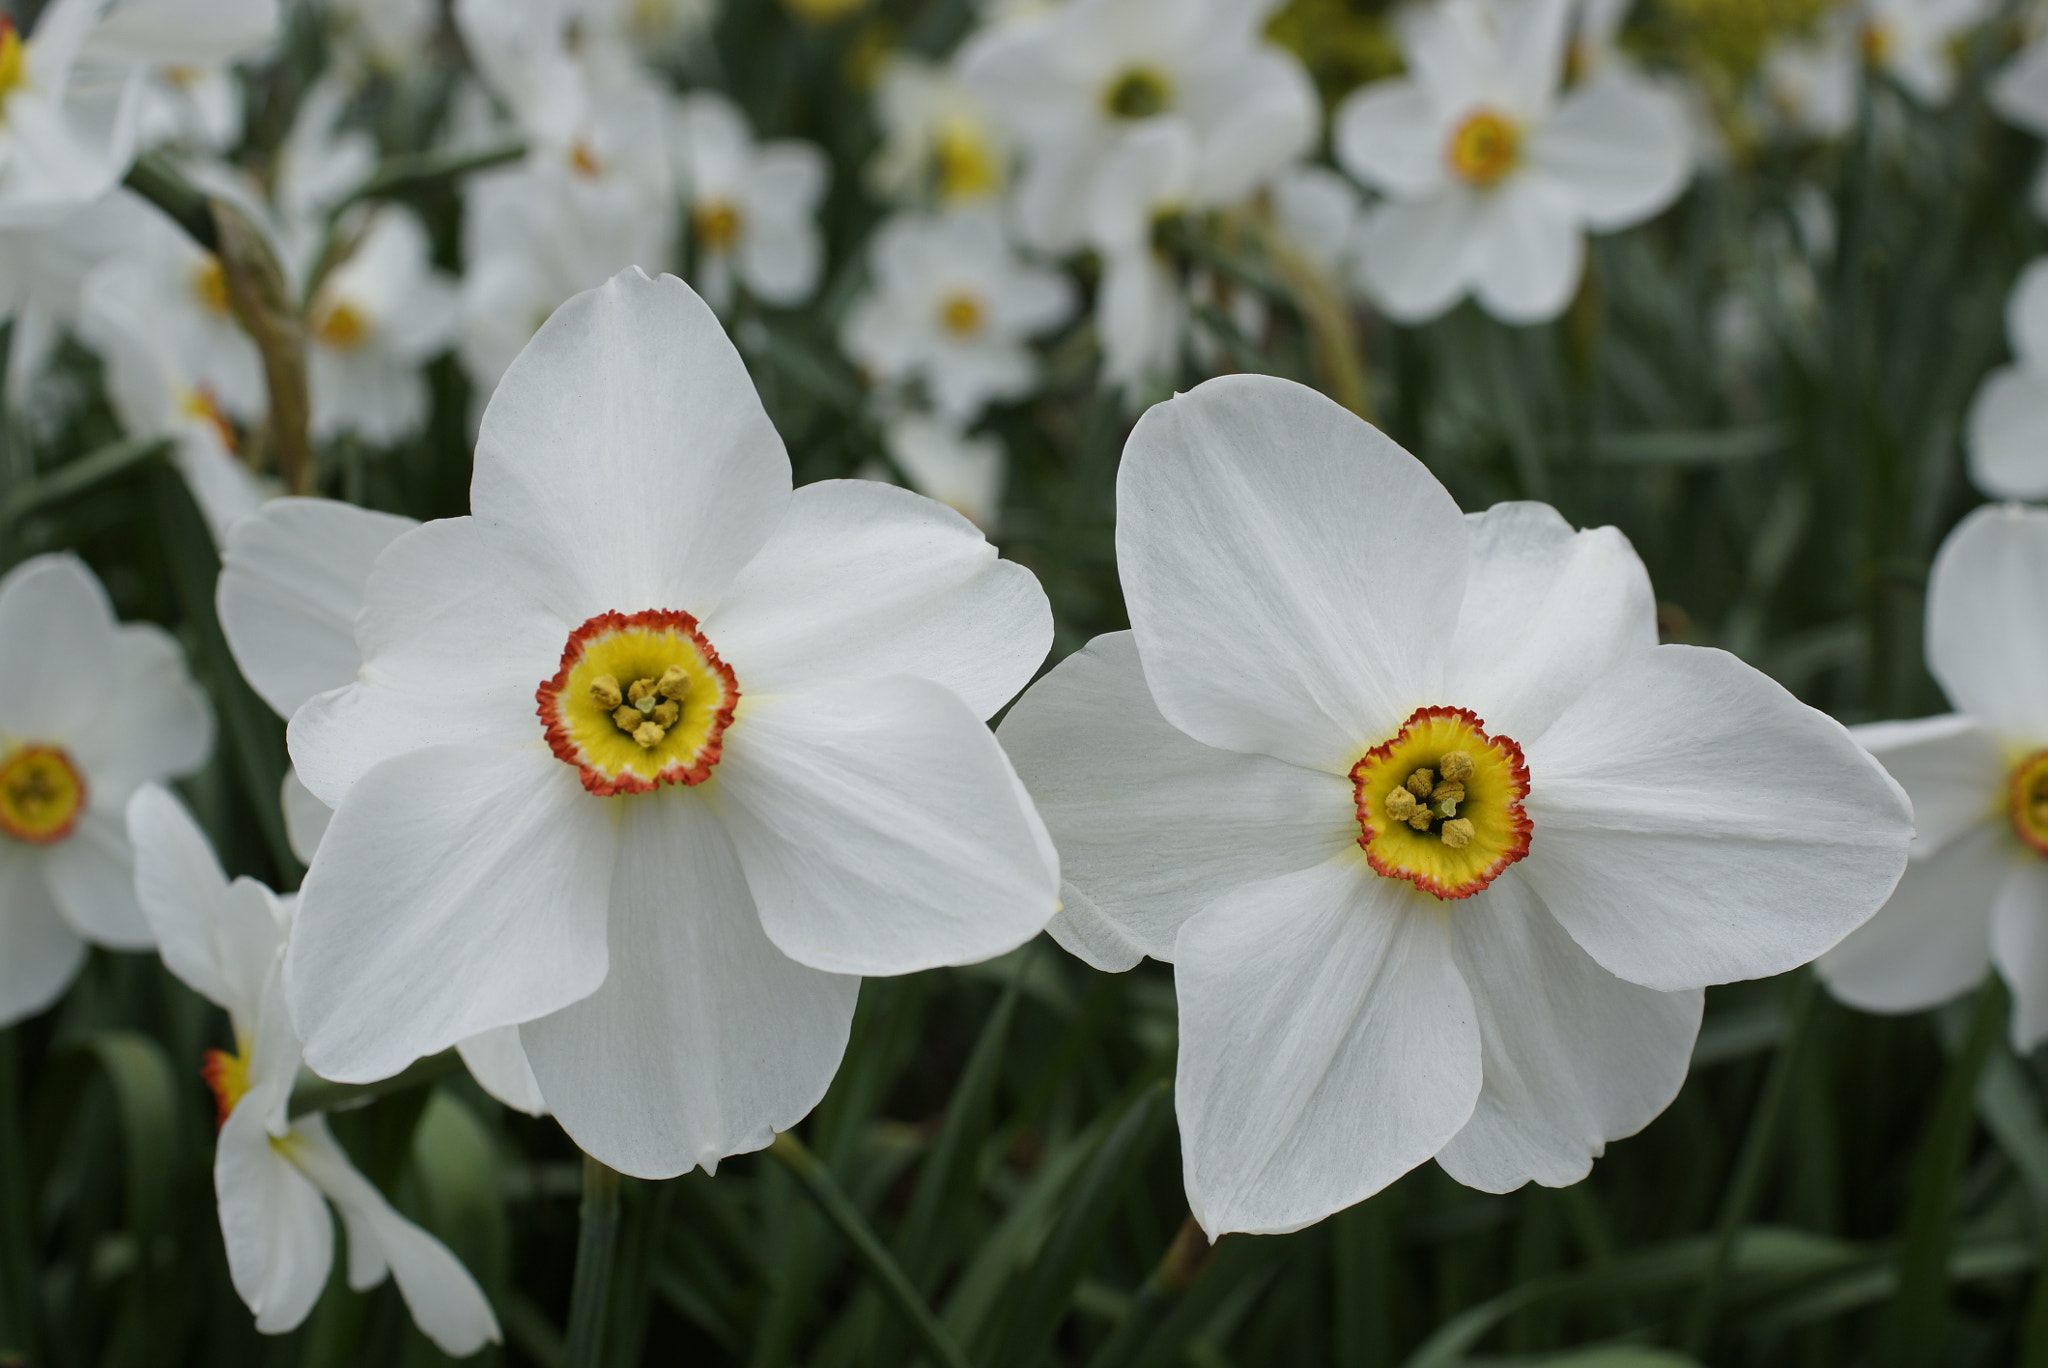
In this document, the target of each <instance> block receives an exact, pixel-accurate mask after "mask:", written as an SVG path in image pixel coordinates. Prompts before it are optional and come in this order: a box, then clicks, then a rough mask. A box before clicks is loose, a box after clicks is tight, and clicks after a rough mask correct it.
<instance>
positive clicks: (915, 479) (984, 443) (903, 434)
mask: <svg viewBox="0 0 2048 1368" xmlns="http://www.w3.org/2000/svg"><path fill="white" fill-rule="evenodd" d="M882 445H883V447H884V448H885V449H887V451H888V453H889V459H890V460H891V461H894V462H895V463H896V469H897V470H899V471H901V472H902V473H903V478H904V479H906V480H908V481H909V482H910V487H911V488H912V489H915V490H916V491H917V492H918V493H920V494H922V495H924V496H926V497H927V498H932V499H937V500H938V501H939V502H940V503H942V504H944V505H946V507H948V508H950V509H952V510H953V511H954V512H955V513H958V514H960V515H961V516H962V517H964V518H966V519H967V520H968V521H969V522H971V523H973V524H974V525H975V526H976V527H978V528H980V529H981V530H982V531H983V532H989V533H993V532H994V531H995V530H996V524H997V522H998V521H999V520H1000V519H1001V517H1002V512H1003V489H1004V487H1005V485H1007V484H1008V482H1009V478H1010V453H1009V451H1008V450H1007V449H1005V448H1004V446H1003V439H1002V438H1000V437H997V436H996V435H995V434H993V433H979V434H977V435H975V436H972V437H970V436H967V435H966V434H964V433H962V432H961V431H960V429H959V428H958V427H956V426H955V425H954V424H952V423H950V422H948V421H946V420H945V419H944V418H934V417H932V416H931V415H929V414H925V413H899V414H897V415H895V416H894V417H892V418H890V419H888V420H887V421H886V422H884V423H883V424H882ZM883 478H886V476H884V477H883Z"/></svg>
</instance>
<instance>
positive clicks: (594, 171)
mask: <svg viewBox="0 0 2048 1368" xmlns="http://www.w3.org/2000/svg"><path fill="white" fill-rule="evenodd" d="M569 169H570V170H571V171H574V172H575V173H576V174H577V175H579V176H582V177H584V178H585V179H589V178H591V177H594V176H596V175H598V174H599V173H601V172H602V171H603V170H604V162H603V161H601V160H600V159H599V158H598V155H597V152H596V150H595V149H593V148H592V147H591V145H590V144H589V143H588V142H586V141H584V140H583V139H582V138H578V139H577V140H576V142H575V144H574V145H573V146H572V147H570V149H569Z"/></svg>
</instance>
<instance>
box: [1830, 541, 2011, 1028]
mask: <svg viewBox="0 0 2048 1368" xmlns="http://www.w3.org/2000/svg"><path fill="white" fill-rule="evenodd" d="M2044 589H2048V513H2044V512H2042V511H2041V510H2039V509H2032V508H2021V507H2018V506H2015V505H2005V506H1992V507H1985V508H1979V509H1978V510H1977V511H1976V512H1974V513H1972V514H1970V516H1969V517H1967V518H1965V519H1963V521H1962V522H1961V523H1959V524H1958V525H1957V526H1956V529H1955V530H1954V531H1953V532H1951V533H1949V535H1948V540H1947V541H1945V542H1943V543H1942V547H1941V550H1940V551H1939V552H1938V553H1936V555H1935V558H1934V569H1933V571H1932V572H1931V573H1930V575H1929V577H1928V581H1927V668H1928V670H1929V672H1930V673H1932V674H1933V676H1934V678H1935V681H1936V682H1937V683H1939V684H1940V685H1941V688H1942V692H1943V693H1945V694H1947V695H1948V701H1949V702H1950V703H1951V704H1952V705H1953V706H1954V707H1955V711H1954V712H1952V713H1948V714H1945V715H1943V716H1940V717H1925V718H1920V719H1918V720H1915V721H1911V722H1875V723H1871V724H1870V725H1868V726H1863V727H1858V728H1856V731H1855V735H1856V739H1857V740H1859V741H1861V742H1862V743H1863V744H1864V745H1865V746H1867V747H1868V748H1869V749H1870V750H1871V752H1872V753H1873V754H1875V755H1876V756H1877V758H1878V759H1879V760H1881V761H1883V762H1884V765H1885V768H1887V769H1888V770H1890V771H1891V773H1892V775H1893V776H1894V777H1895V778H1897V779H1898V781H1899V782H1900V783H1901V784H1903V785H1904V786H1905V789H1906V792H1907V794H1908V795H1909V796H1910V797H1911V798H1912V800H1913V816H1914V820H1915V823H1916V824H1917V826H1918V828H1919V832H1918V835H1917V836H1916V837H1915V838H1914V841H1913V848H1912V852H1911V854H1912V862H1911V863H1910V864H1908V865H1907V866H1906V876H1905V878H1903V879H1901V880H1900V881H1899V887H1898V890H1897V891H1896V892H1895V893H1893V894H1892V898H1891V901H1890V902H1888V903H1886V904H1885V906H1884V908H1883V910H1882V911H1880V912H1879V913H1878V914H1877V915H1876V916H1875V917H1873V918H1871V919H1870V922H1869V924H1868V925H1866V926H1864V927H1863V928H1862V929H1861V930H1858V931H1856V932H1855V933H1854V934H1852V935H1851V936H1850V937H1849V938H1848V939H1847V940H1845V941H1843V942H1842V943H1841V945H1839V946H1837V947H1836V948H1835V949H1834V950H1833V951H1831V952H1829V953H1828V954H1826V955H1823V956H1821V959H1820V962H1819V965H1818V968H1819V970H1820V973H1821V977H1822V979H1823V980H1824V981H1825V982H1826V983H1827V985H1828V988H1829V989H1830V991H1832V992H1833V993H1834V995H1835V996H1836V997H1838V998H1840V999H1841V1000H1842V1001H1844V1002H1846V1003H1849V1004H1850V1005H1851V1006H1854V1007H1861V1008H1863V1009H1864V1010H1866V1011H1872V1012H1914V1011H1919V1010H1921V1009H1922V1008H1926V1007H1932V1006H1934V1005H1935V1004H1937V1003H1940V1002H1944V1001H1946V1000H1948V999H1949V998H1952V997H1954V996H1956V995H1957V994H1958V993H1961V992H1964V991H1966V990H1967V989H1970V988H1972V987H1974V986H1976V984H1977V983H1978V982H1979V981H1980V980H1981V979H1982V978H1983V977H1984V974H1985V972H1986V970H1987V968H1988V967H1989V966H1990V965H1992V964H1996V965H1997V966H1998V972H1999V974H2000V975H2001V976H2003V977H2004V979H2005V981H2006V984H2007V985H2008V986H2009V987H2010V988H2011V989H2012V997H2013V1011H2012V1042H2013V1048H2015V1049H2016V1050H2019V1051H2020V1052H2021V1053H2025V1052H2026V1051H2028V1050H2031V1049H2033V1048H2034V1047H2035V1046H2036V1045H2038V1044H2040V1043H2041V1041H2042V1040H2044V1039H2048V937H2044V935H2043V931H2044V928H2048V708H2044V707H2043V705H2042V699H2041V696H2040V693H2039V691H2038V690H2036V689H2035V688H2033V686H2032V679H2033V675H2032V673H2031V672H2032V671H2034V670H2035V669H2036V668H2037V666H2038V664H2039V662H2040V661H2042V660H2044V659H2048V593H2044Z"/></svg>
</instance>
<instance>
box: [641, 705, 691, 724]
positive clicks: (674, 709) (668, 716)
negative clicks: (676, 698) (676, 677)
mask: <svg viewBox="0 0 2048 1368" xmlns="http://www.w3.org/2000/svg"><path fill="white" fill-rule="evenodd" d="M682 715H683V705H682V704H680V703H672V702H670V701H669V700H667V699H663V700H662V701H661V702H659V703H657V704H655V705H654V711H653V712H651V713H649V714H648V716H649V717H651V718H653V719H654V720H655V722H656V723H658V724H659V725H661V726H663V727H673V726H674V725H675V724H676V719H677V718H679V717H681V716H682Z"/></svg>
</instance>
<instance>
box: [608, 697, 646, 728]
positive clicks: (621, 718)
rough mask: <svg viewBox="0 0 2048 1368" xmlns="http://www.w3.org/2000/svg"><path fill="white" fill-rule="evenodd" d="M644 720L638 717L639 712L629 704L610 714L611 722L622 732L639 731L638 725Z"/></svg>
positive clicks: (644, 719)
mask: <svg viewBox="0 0 2048 1368" xmlns="http://www.w3.org/2000/svg"><path fill="white" fill-rule="evenodd" d="M646 720H647V719H646V718H644V717H642V716H641V715H640V710H639V709H638V708H636V707H634V706H633V705H632V704H630V703H627V704H622V705H621V706H620V707H618V708H616V709H614V710H613V712H612V722H613V723H614V724H615V725H616V726H617V727H618V729H619V730H620V731H622V732H628V733H631V732H636V731H638V730H640V724H641V723H642V722H645V721H646Z"/></svg>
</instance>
